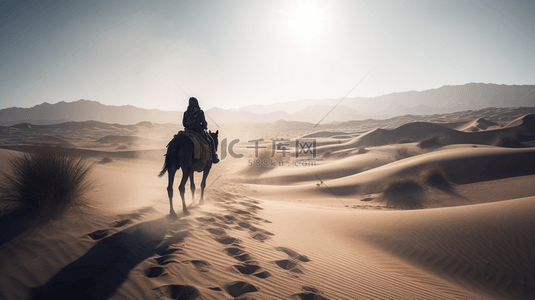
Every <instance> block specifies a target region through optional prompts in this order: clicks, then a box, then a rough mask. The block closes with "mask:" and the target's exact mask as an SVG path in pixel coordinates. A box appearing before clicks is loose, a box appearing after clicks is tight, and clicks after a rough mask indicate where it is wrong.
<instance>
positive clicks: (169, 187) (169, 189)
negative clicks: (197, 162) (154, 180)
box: [167, 168, 176, 217]
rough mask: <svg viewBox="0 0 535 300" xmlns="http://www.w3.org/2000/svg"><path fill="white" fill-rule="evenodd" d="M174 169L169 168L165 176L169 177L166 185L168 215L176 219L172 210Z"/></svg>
mask: <svg viewBox="0 0 535 300" xmlns="http://www.w3.org/2000/svg"><path fill="white" fill-rule="evenodd" d="M175 174H176V169H174V168H172V169H171V168H170V169H168V170H167V175H168V176H169V181H168V184H167V196H169V214H170V215H171V216H172V217H176V213H175V210H174V209H173V183H174V181H175Z"/></svg>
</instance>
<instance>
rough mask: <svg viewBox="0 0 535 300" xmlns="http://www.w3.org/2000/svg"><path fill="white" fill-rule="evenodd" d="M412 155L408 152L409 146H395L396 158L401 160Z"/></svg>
mask: <svg viewBox="0 0 535 300" xmlns="http://www.w3.org/2000/svg"><path fill="white" fill-rule="evenodd" d="M411 156H412V155H411V154H410V153H409V148H407V147H397V149H396V155H395V157H396V160H401V159H404V158H407V157H411Z"/></svg>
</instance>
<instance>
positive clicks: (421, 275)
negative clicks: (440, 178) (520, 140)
mask: <svg viewBox="0 0 535 300" xmlns="http://www.w3.org/2000/svg"><path fill="white" fill-rule="evenodd" d="M488 112H489V114H490V112H493V114H494V115H492V116H490V117H489V116H481V115H482V114H484V112H478V111H473V112H463V113H458V114H452V115H450V117H449V118H442V117H440V116H436V117H429V118H428V120H429V121H430V120H434V121H433V122H435V123H436V124H435V123H429V122H427V121H424V122H414V118H412V117H406V118H405V119H404V120H407V121H409V122H408V124H400V125H398V126H393V127H389V128H391V129H374V130H371V131H368V132H367V133H365V134H362V135H360V136H358V137H354V136H353V135H357V134H360V128H353V129H350V128H346V127H339V128H332V129H325V128H322V129H320V130H319V131H318V132H313V131H312V130H311V129H310V127H306V126H305V125H307V124H305V125H303V124H302V123H299V122H297V123H299V124H297V123H296V124H294V123H291V122H286V121H279V122H277V123H275V124H268V125H261V124H260V125H257V126H255V127H252V128H244V126H243V125H240V126H234V127H233V126H230V125H225V126H227V127H226V128H227V129H229V130H228V131H227V132H224V131H223V130H222V132H224V135H223V136H225V137H227V138H229V139H232V138H235V137H236V136H237V137H240V138H241V141H242V142H241V143H240V144H238V145H237V146H236V148H235V150H236V151H237V152H239V153H244V154H245V155H246V156H245V158H243V159H234V158H232V157H228V156H227V158H226V159H225V160H223V161H222V162H221V163H220V164H218V165H216V166H214V167H213V169H212V172H211V174H210V176H209V177H208V182H207V190H206V195H205V199H206V201H207V204H206V205H204V206H198V205H197V204H196V201H194V199H192V195H191V193H190V191H189V184H187V185H186V204H187V205H188V207H189V209H190V212H191V215H188V216H185V215H183V214H182V212H181V211H177V213H178V218H176V219H172V218H169V217H168V212H169V204H168V199H167V191H166V185H167V180H164V179H160V178H158V177H157V176H156V175H157V174H158V173H159V171H160V170H161V167H162V164H163V154H164V153H165V145H166V142H167V141H168V140H170V138H171V137H172V135H173V134H174V133H176V131H177V126H176V125H172V124H167V125H162V124H152V123H140V124H136V125H128V126H124V125H117V124H114V125H110V124H105V123H98V122H97V123H91V122H89V123H85V124H83V125H82V124H80V123H72V124H71V123H65V124H64V125H61V126H65V127H66V128H68V129H65V128H64V129H61V128H58V127H57V126H56V127H54V125H43V126H49V127H46V128H42V127H38V126H33V125H31V124H26V125H21V126H18V127H2V128H0V129H1V130H2V138H1V139H0V142H1V143H2V144H3V145H2V148H3V149H0V169H5V167H6V166H7V159H8V158H9V157H10V156H13V155H15V156H16V155H20V154H21V153H22V152H23V151H27V150H28V144H29V143H28V138H29V137H32V138H37V137H40V136H43V135H50V136H54V137H58V139H59V138H60V139H65V140H68V141H70V142H71V143H72V145H73V147H77V148H79V151H81V152H85V153H86V155H87V156H88V157H89V158H90V159H91V160H92V161H94V162H95V166H94V168H95V169H94V173H93V175H94V177H95V178H96V179H97V183H98V189H97V190H96V191H94V193H93V194H91V199H92V204H93V210H91V211H88V212H86V213H84V214H83V215H82V216H81V215H79V214H75V213H68V214H66V215H64V216H63V217H62V218H60V219H59V220H57V221H56V222H54V223H52V224H50V225H49V226H45V227H43V228H41V229H40V230H37V231H36V232H35V233H34V234H31V235H28V236H24V237H21V238H20V239H15V240H13V241H10V242H8V243H6V244H3V245H1V246H0V269H1V270H2V272H0V298H1V299H48V298H56V299H59V298H63V299H95V298H99V299H102V298H109V299H158V298H159V299H232V298H237V299H533V298H535V287H534V285H533V282H535V278H534V273H533V270H534V268H535V262H534V261H533V259H532V252H533V249H534V248H535V240H534V239H533V238H532V237H533V236H535V235H534V232H533V230H534V229H533V228H535V227H534V225H535V224H533V223H534V221H533V218H532V216H533V214H534V213H535V211H534V209H535V208H534V207H535V206H534V205H533V203H535V202H534V201H535V198H534V197H535V185H533V182H534V181H535V150H534V149H535V148H529V147H524V148H504V147H496V146H491V145H490V144H491V143H492V142H493V141H494V139H495V138H496V136H497V135H498V134H500V133H503V132H508V131H510V130H511V129H515V128H521V127H522V128H525V130H527V132H528V134H527V137H528V138H530V134H531V132H532V131H531V130H533V127H532V124H533V120H532V119H533V115H525V116H523V117H520V118H518V115H515V114H517V113H518V111H515V110H511V109H509V110H507V109H504V111H503V113H504V116H503V118H502V117H500V116H499V114H497V113H495V112H496V110H488ZM508 114H511V115H515V118H517V119H516V120H515V119H514V118H511V116H509V115H508ZM452 116H455V117H452ZM470 116H477V118H482V117H484V119H477V118H472V119H470V118H468V117H470ZM468 119H470V120H468ZM504 120H507V121H506V122H505V121H504ZM494 124H498V125H494ZM507 124H509V125H507ZM293 125H295V126H297V127H296V128H287V129H285V126H293ZM301 125H303V127H302V128H300V127H299V126H301ZM308 125H310V124H308ZM308 125H307V126H308ZM504 125H507V126H505V127H504V128H503V129H498V130H494V128H495V127H496V126H504ZM61 126H60V127H61ZM343 126H345V125H343ZM19 127H20V128H19ZM476 127H477V128H478V129H479V131H478V132H464V131H470V130H472V129H473V128H476ZM485 127H486V128H485ZM273 128H276V130H277V131H270V130H272V129H273ZM463 130H464V131H463ZM265 133H268V134H270V135H269V136H274V137H277V138H280V137H284V138H288V139H289V140H290V141H295V139H296V138H297V139H299V138H303V137H307V136H308V137H315V138H317V141H318V145H319V146H318V156H317V157H316V158H304V159H303V160H295V159H292V158H289V159H286V160H284V165H282V166H277V167H273V168H267V169H261V168H257V169H255V167H251V166H248V159H249V158H251V157H253V153H254V149H251V148H248V147H250V143H246V142H247V141H248V140H249V139H253V138H258V135H260V134H262V135H264V134H265ZM242 134H243V135H246V136H247V137H242V136H243V135H242ZM432 134H440V135H443V136H445V137H446V138H447V140H446V141H447V142H446V143H445V145H436V146H435V147H430V148H421V147H419V146H418V141H419V140H421V139H423V138H426V137H428V136H429V135H432ZM346 136H352V137H351V138H350V139H344V137H346ZM249 137H251V138H249ZM266 137H267V135H266ZM402 138H404V139H408V140H411V141H412V142H407V143H403V144H396V143H397V141H399V140H400V139H402ZM101 139H103V140H104V141H106V143H104V144H103V143H100V142H96V141H98V140H101ZM121 139H125V140H121ZM148 139H150V142H147V143H137V144H139V145H137V146H136V147H139V148H134V150H126V151H118V150H113V149H114V148H117V147H118V146H121V145H123V144H122V143H128V142H129V141H130V142H132V141H134V140H144V141H146V140H148ZM101 141H102V140H101ZM134 144H136V143H134ZM112 145H113V146H112ZM261 145H263V146H264V145H265V146H271V145H272V141H270V140H266V141H264V142H262V143H261ZM363 146H364V148H363ZM128 147H130V146H128ZM132 147H134V146H132ZM129 149H130V148H129ZM402 150H403V151H405V152H403V151H402ZM400 152H403V153H405V155H401V156H400ZM403 153H402V154H403ZM268 154H270V153H268ZM263 155H265V154H263ZM266 157H270V156H269V155H268V156H266ZM279 158H280V157H274V158H273V159H279ZM307 162H309V163H311V162H314V164H309V165H303V163H307ZM295 163H298V164H297V165H296V164H295ZM434 164H440V166H442V168H443V171H444V174H445V176H446V178H447V180H448V183H449V184H451V189H450V190H444V189H440V188H438V187H436V186H433V185H431V184H429V183H427V182H426V181H425V180H424V179H425V178H423V177H422V176H423V175H422V170H424V169H426V168H428V167H429V166H432V165H434ZM179 173H180V172H179ZM392 178H414V179H415V180H416V181H417V182H419V183H420V184H421V185H422V186H423V192H422V193H423V200H424V204H423V206H422V208H423V209H415V210H399V209H395V208H392V207H387V206H386V204H385V203H384V202H382V201H381V197H382V195H383V194H382V190H381V188H382V186H383V184H384V183H385V182H386V181H388V180H390V179H392ZM179 179H180V174H178V175H177V181H179ZM195 182H196V185H197V192H196V198H198V197H199V185H200V174H196V175H195ZM402 196H403V195H402ZM179 201H180V198H179V197H178V191H177V189H176V187H175V206H177V205H178V204H179Z"/></svg>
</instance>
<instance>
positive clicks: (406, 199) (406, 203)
mask: <svg viewBox="0 0 535 300" xmlns="http://www.w3.org/2000/svg"><path fill="white" fill-rule="evenodd" d="M380 190H381V191H382V192H383V195H382V196H381V198H380V200H381V201H382V202H384V203H386V206H387V207H392V208H400V209H417V208H422V207H423V201H424V194H425V189H424V188H423V187H422V185H421V184H420V183H419V182H418V181H417V180H415V179H414V178H411V177H401V178H395V179H390V180H388V181H386V182H385V183H384V184H383V185H382V186H381V187H380Z"/></svg>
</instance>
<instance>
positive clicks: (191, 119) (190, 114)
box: [183, 97, 201, 128]
mask: <svg viewBox="0 0 535 300" xmlns="http://www.w3.org/2000/svg"><path fill="white" fill-rule="evenodd" d="M200 111H201V108H200V107H199V101H198V100H197V98H195V97H191V98H189V105H188V109H187V110H186V112H185V113H184V120H183V124H184V127H186V128H190V127H193V126H195V125H197V124H195V122H198V120H197V116H198V115H199V112H200Z"/></svg>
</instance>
